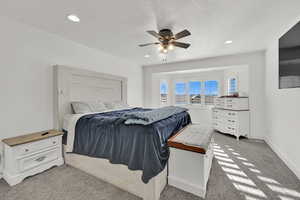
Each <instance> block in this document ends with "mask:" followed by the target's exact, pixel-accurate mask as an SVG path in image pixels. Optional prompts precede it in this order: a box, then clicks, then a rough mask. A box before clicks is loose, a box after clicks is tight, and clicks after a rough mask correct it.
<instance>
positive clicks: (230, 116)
mask: <svg viewBox="0 0 300 200" xmlns="http://www.w3.org/2000/svg"><path fill="white" fill-rule="evenodd" d="M225 116H226V117H227V119H237V117H238V113H237V112H235V111H226V113H225Z"/></svg>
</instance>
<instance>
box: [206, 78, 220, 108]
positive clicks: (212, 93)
mask: <svg viewBox="0 0 300 200" xmlns="http://www.w3.org/2000/svg"><path fill="white" fill-rule="evenodd" d="M218 94H219V86H218V81H205V82H204V95H205V105H212V104H213V103H214V100H215V97H216V96H218Z"/></svg>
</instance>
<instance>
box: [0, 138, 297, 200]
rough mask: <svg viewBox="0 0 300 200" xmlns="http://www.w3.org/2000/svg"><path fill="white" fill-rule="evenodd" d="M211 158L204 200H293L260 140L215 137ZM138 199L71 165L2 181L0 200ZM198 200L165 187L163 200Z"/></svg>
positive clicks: (289, 182) (286, 176)
mask: <svg viewBox="0 0 300 200" xmlns="http://www.w3.org/2000/svg"><path fill="white" fill-rule="evenodd" d="M214 138H215V145H214V152H215V159H214V161H213V165H212V171H211V175H210V178H209V182H208V191H207V195H206V199H208V200H217V199H218V200H235V199H247V200H264V199H274V200H275V199H280V200H293V199H294V200H296V199H300V182H299V180H298V179H297V178H296V176H295V175H294V174H293V173H292V172H291V171H290V170H289V169H288V168H287V167H286V166H285V164H284V163H283V162H282V161H281V160H280V159H279V158H278V157H277V155H276V154H275V153H274V152H273V151H272V150H271V149H270V148H269V147H268V146H267V145H266V144H265V143H264V142H261V141H253V140H247V139H242V140H240V141H236V140H235V138H233V137H231V136H227V135H222V134H219V133H216V134H215V136H214ZM136 199H140V198H138V197H136V196H134V195H132V194H129V193H127V192H125V191H123V190H121V189H118V188H116V187H114V186H112V185H110V184H108V183H105V182H103V181H101V180H99V179H97V178H95V177H93V176H91V175H89V174H86V173H84V172H82V171H80V170H77V169H75V168H72V167H69V166H61V167H56V168H52V169H50V170H48V171H46V172H44V173H41V174H38V175H36V176H33V177H30V178H27V179H26V180H25V181H23V182H22V183H20V184H18V185H16V186H14V187H9V186H8V185H7V184H6V182H5V181H4V180H3V179H2V180H0V200H136ZM167 199H168V200H199V199H201V198H198V197H196V196H194V195H192V194H189V193H186V192H184V191H181V190H179V189H177V188H174V187H171V186H167V187H166V188H165V190H164V191H163V193H162V195H161V200H167Z"/></svg>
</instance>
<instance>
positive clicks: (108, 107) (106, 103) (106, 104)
mask: <svg viewBox="0 0 300 200" xmlns="http://www.w3.org/2000/svg"><path fill="white" fill-rule="evenodd" d="M104 105H105V107H106V108H107V109H109V110H112V109H114V104H113V102H104Z"/></svg>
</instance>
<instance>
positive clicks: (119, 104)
mask: <svg viewBox="0 0 300 200" xmlns="http://www.w3.org/2000/svg"><path fill="white" fill-rule="evenodd" d="M104 104H105V106H106V107H107V108H108V109H122V108H128V107H129V106H128V105H127V104H125V103H123V102H122V101H113V102H104Z"/></svg>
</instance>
